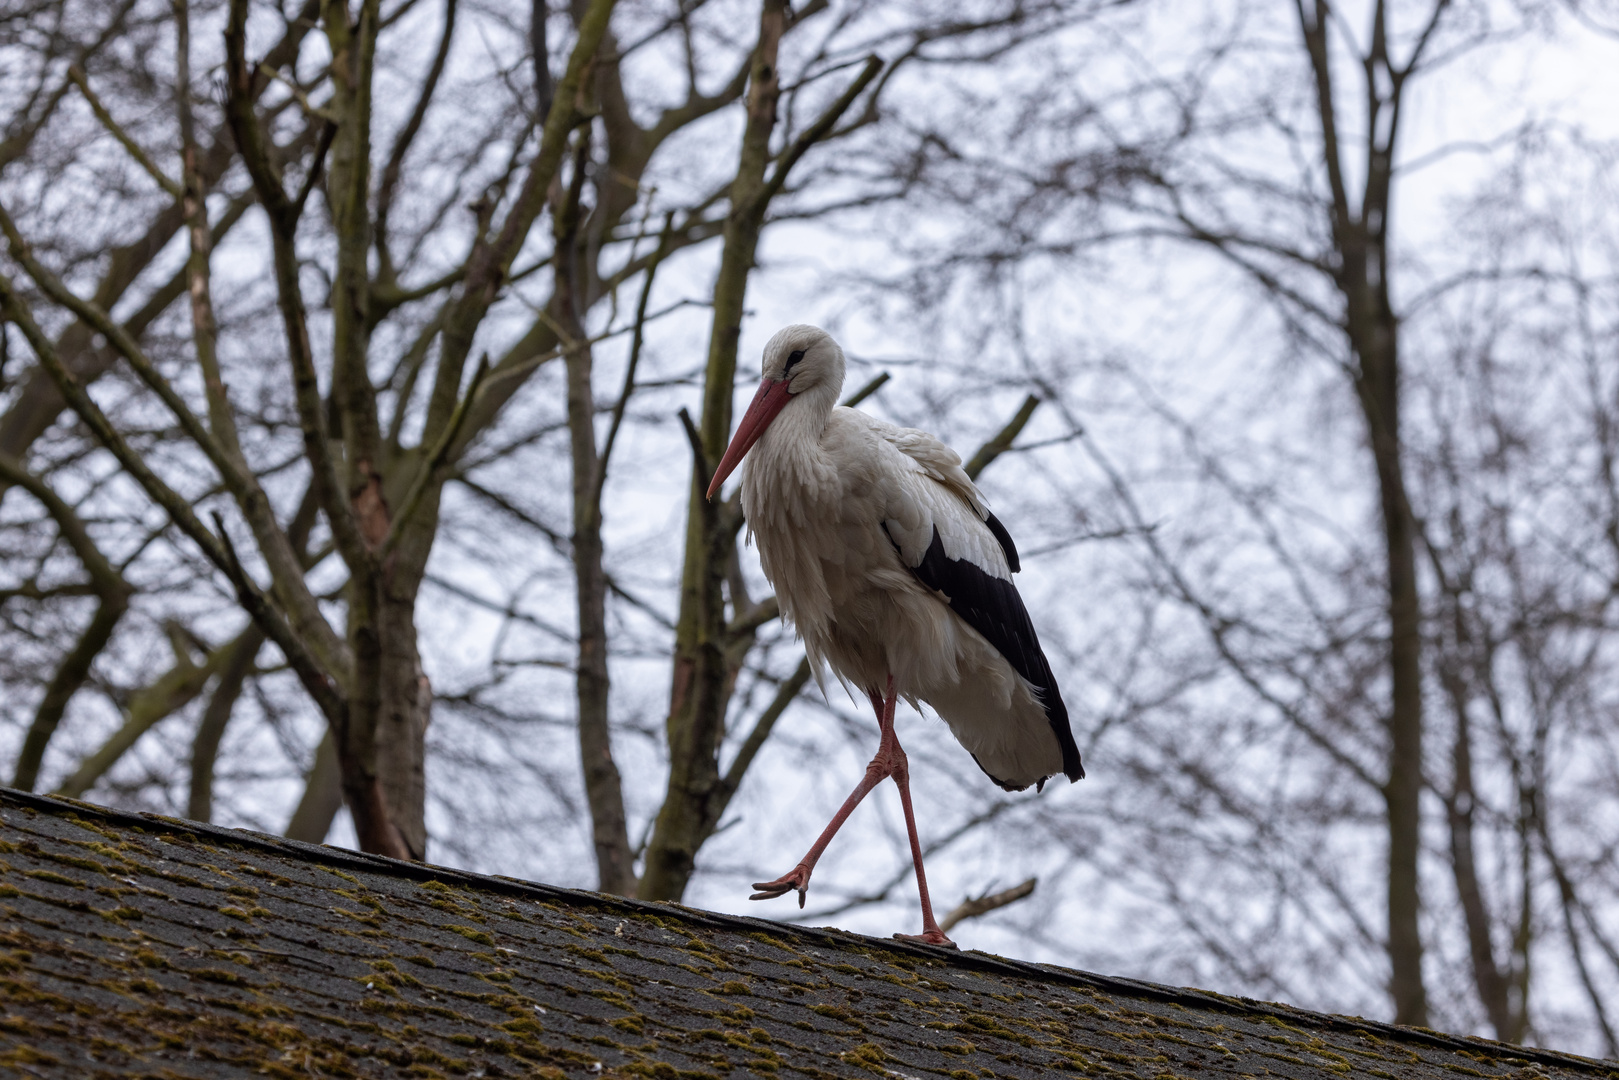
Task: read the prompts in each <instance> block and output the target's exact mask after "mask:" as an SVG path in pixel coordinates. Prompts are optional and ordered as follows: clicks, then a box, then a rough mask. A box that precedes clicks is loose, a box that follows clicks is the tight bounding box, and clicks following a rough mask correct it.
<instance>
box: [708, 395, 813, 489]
mask: <svg viewBox="0 0 1619 1080" xmlns="http://www.w3.org/2000/svg"><path fill="white" fill-rule="evenodd" d="M792 396H793V394H792V391H791V390H788V389H787V380H786V379H776V380H771V379H760V380H759V392H758V393H756V394H754V395H753V402H752V404H750V405H749V406H748V411H747V412H745V413H743V414H742V422H741V423H740V424H738V425H737V426H736V434H735V435H732V436H731V445H730V446H727V447H726V448H725V456H724V457H722V458H720V464H719V467H718V468H717V469H715V470H714V479H713V480H711V481H710V482H709V485H708V497H709V498H710V499H712V498H713V497H714V493H715V492H716V491H718V490H719V489H720V485H721V484H723V483H725V478H726V477H727V476H730V475H731V473H733V472H735V471H736V467H737V466H738V465H740V464H742V459H743V458H744V457H747V455H748V451H749V450H752V449H753V444H754V443H756V442H758V441H759V436H761V435H763V434H764V433H765V428H767V427H769V426H770V422H771V421H772V420H774V419H775V418H776V414H777V413H779V412H781V410H782V407H783V406H785V405H786V404H787V402H788V401H790V400H791V399H792Z"/></svg>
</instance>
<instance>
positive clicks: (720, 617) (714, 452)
mask: <svg viewBox="0 0 1619 1080" xmlns="http://www.w3.org/2000/svg"><path fill="white" fill-rule="evenodd" d="M785 29H786V5H785V3H783V0H765V2H764V5H763V8H762V10H761V11H760V14H759V44H758V47H757V49H756V50H755V52H754V55H753V69H752V72H751V73H750V76H749V86H748V119H747V125H746V127H745V128H744V130H743V135H742V153H741V157H740V160H739V162H738V165H737V172H736V179H735V180H734V181H733V182H732V185H731V209H730V213H729V215H728V216H727V218H726V221H725V246H724V250H723V252H722V254H721V256H720V270H719V277H718V279H717V280H716V282H715V284H714V318H713V322H712V328H711V330H710V333H709V342H708V367H707V369H706V370H705V372H704V375H703V415H702V420H701V422H700V424H699V439H700V446H701V454H702V458H703V460H698V461H696V462H694V464H693V467H692V485H691V492H690V495H689V497H688V507H687V511H686V561H685V565H684V567H683V568H682V571H681V582H680V614H679V620H678V622H677V623H676V627H675V657H674V660H675V663H674V676H673V680H672V685H671V688H670V693H669V719H668V722H667V725H666V730H667V734H668V740H669V786H668V790H667V792H666V794H665V797H664V801H663V807H662V808H661V809H660V810H659V812H658V819H657V823H656V824H655V826H654V828H653V832H652V839H651V841H650V842H649V844H648V846H647V854H646V867H645V869H644V870H643V871H642V874H641V889H640V894H641V898H642V899H644V900H678V899H680V897H681V896H682V895H683V894H684V893H685V891H686V883H687V881H689V880H690V879H691V872H692V867H693V866H694V865H695V863H696V858H697V849H698V847H699V846H700V845H701V843H702V838H703V837H704V835H705V834H706V830H705V822H706V821H707V820H708V818H709V817H710V816H711V808H710V806H709V803H710V801H711V796H713V795H714V794H715V792H716V791H717V789H718V787H719V780H720V773H719V761H718V752H719V744H720V740H721V739H722V738H724V736H725V711H726V705H727V703H728V702H729V700H730V689H731V680H732V678H733V672H732V670H731V665H730V663H729V662H728V659H727V655H726V653H727V650H726V644H727V642H726V638H725V601H724V598H723V596H722V594H721V583H722V582H723V581H724V580H725V565H726V559H727V557H728V555H729V552H730V546H731V544H732V543H733V540H732V537H733V535H734V530H727V529H726V528H724V527H723V523H722V521H721V507H719V506H716V505H715V504H713V503H710V502H709V501H708V499H707V498H706V497H705V490H706V489H707V487H708V476H709V472H710V470H711V469H712V467H713V464H714V463H716V462H718V461H719V459H720V457H721V455H723V454H724V453H725V442H726V439H727V438H729V436H730V434H731V397H732V389H733V384H734V382H735V379H736V355H737V341H738V339H739V338H740V336H741V333H742V314H743V299H744V297H745V295H746V292H747V284H748V273H749V271H751V270H752V269H753V261H754V254H755V251H756V249H757V247H758V243H759V230H760V228H761V226H762V225H763V209H764V208H763V207H762V206H759V205H758V203H759V201H760V195H761V194H762V192H763V190H764V187H765V182H764V175H765V168H766V166H767V165H768V164H769V160H770V134H771V132H772V130H774V128H775V126H776V101H777V98H778V97H779V96H780V84H779V83H778V81H777V73H776V51H777V47H778V46H779V45H780V43H781V35H782V32H783V31H784V30H785Z"/></svg>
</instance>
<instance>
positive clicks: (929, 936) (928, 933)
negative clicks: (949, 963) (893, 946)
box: [894, 930, 961, 949]
mask: <svg viewBox="0 0 1619 1080" xmlns="http://www.w3.org/2000/svg"><path fill="white" fill-rule="evenodd" d="M894 940H895V941H914V942H916V943H917V944H918V945H937V946H939V947H940V948H941V949H959V948H961V946H960V945H957V944H956V943H955V942H954V941H951V940H950V939H949V938H947V937H945V936H944V931H943V930H925V931H923V932H922V933H920V934H895V935H894Z"/></svg>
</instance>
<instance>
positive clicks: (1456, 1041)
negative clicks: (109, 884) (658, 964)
mask: <svg viewBox="0 0 1619 1080" xmlns="http://www.w3.org/2000/svg"><path fill="white" fill-rule="evenodd" d="M0 803H12V804H19V805H22V806H33V807H34V808H36V809H39V810H41V811H44V812H47V813H56V814H62V813H64V812H72V813H76V814H88V815H90V816H93V817H96V818H99V819H101V820H102V821H107V822H113V823H123V824H127V825H133V826H146V827H149V826H152V825H157V826H160V827H162V828H164V829H166V830H169V831H171V832H180V833H193V834H196V835H199V836H208V837H212V838H214V839H217V840H220V841H223V842H226V843H230V844H233V845H236V846H241V847H249V848H259V849H262V850H265V851H266V852H269V853H276V854H281V855H296V856H299V857H301V858H304V859H307V860H309V861H312V862H316V863H326V864H336V865H339V866H348V867H353V868H358V869H364V870H370V871H381V872H384V873H391V874H395V875H398V876H402V877H409V878H414V879H419V880H439V879H449V880H451V881H459V882H460V883H462V884H467V885H476V886H478V887H480V888H486V889H487V888H490V887H494V888H496V889H498V890H501V891H504V892H508V893H519V894H528V895H539V896H544V897H550V898H556V899H562V900H567V901H571V902H574V903H591V904H595V905H598V906H607V907H618V908H621V909H624V910H626V911H630V912H638V913H641V914H648V915H660V916H662V915H669V914H673V915H675V916H676V917H678V918H680V919H682V920H684V921H686V922H690V923H696V924H698V925H703V924H708V925H711V926H714V927H728V928H737V929H749V930H758V931H762V932H767V933H776V934H789V935H792V936H796V937H800V938H808V939H811V940H818V941H828V940H830V941H833V942H836V943H838V944H840V945H847V944H849V943H850V942H851V941H853V942H858V943H861V944H862V945H868V946H876V947H880V948H883V949H887V950H890V951H892V952H899V953H904V954H907V955H910V956H914V957H916V958H918V959H923V960H927V961H930V962H934V963H939V964H943V965H947V966H952V967H971V968H976V969H980V970H987V971H993V972H998V973H1002V974H1012V975H1021V976H1034V977H1037V978H1039V979H1041V980H1042V981H1046V982H1050V981H1053V980H1055V981H1059V982H1063V983H1070V984H1075V985H1079V986H1083V987H1086V988H1088V989H1101V990H1108V991H1112V992H1122V993H1125V994H1128V995H1132V996H1135V997H1151V998H1155V999H1157V1000H1160V1001H1165V1002H1169V1003H1188V1004H1196V1005H1197V1006H1198V1007H1200V1008H1207V1009H1216V1010H1219V1011H1221V1012H1227V1013H1234V1014H1245V1015H1254V1014H1261V1015H1267V1016H1271V1017H1274V1018H1276V1019H1278V1020H1290V1021H1293V1022H1295V1023H1300V1022H1302V1023H1306V1024H1310V1025H1312V1026H1315V1027H1325V1028H1329V1029H1335V1030H1340V1031H1356V1030H1365V1031H1368V1032H1371V1033H1382V1034H1383V1035H1386V1036H1388V1037H1390V1038H1392V1039H1396V1040H1401V1041H1408V1042H1418V1043H1422V1044H1425V1045H1429V1046H1435V1047H1440V1048H1444V1049H1451V1050H1457V1049H1474V1050H1476V1049H1484V1050H1489V1051H1491V1052H1492V1053H1495V1054H1498V1055H1499V1054H1500V1053H1501V1050H1502V1048H1506V1049H1508V1050H1510V1051H1511V1056H1514V1057H1521V1058H1523V1059H1526V1060H1530V1061H1540V1062H1544V1063H1546V1064H1550V1065H1560V1066H1564V1067H1568V1066H1578V1067H1581V1068H1587V1069H1589V1068H1593V1067H1594V1068H1597V1069H1602V1070H1606V1071H1609V1072H1610V1074H1611V1071H1612V1069H1613V1067H1614V1065H1615V1062H1613V1061H1611V1060H1609V1059H1601V1058H1589V1057H1584V1056H1582V1055H1580V1054H1573V1053H1569V1052H1567V1051H1562V1050H1551V1049H1546V1048H1544V1047H1535V1046H1523V1045H1520V1044H1516V1043H1503V1042H1499V1041H1497V1040H1493V1039H1486V1038H1482V1037H1480V1036H1476V1035H1455V1034H1451V1033H1449V1032H1442V1031H1436V1030H1434V1029H1431V1028H1419V1027H1406V1026H1402V1025H1397V1024H1391V1023H1388V1022H1386V1021H1382V1020H1369V1019H1366V1018H1364V1017H1359V1016H1346V1015H1343V1014H1339V1013H1324V1012H1315V1011H1312V1010H1309V1009H1301V1008H1298V1007H1296V1006H1292V1005H1287V1004H1284V1003H1281V1002H1272V1001H1262V1000H1259V999H1257V998H1248V997H1236V996H1231V995H1227V994H1221V993H1218V992H1216V991H1213V990H1203V989H1199V988H1196V987H1177V986H1169V985H1167V984H1164V983H1155V982H1148V981H1146V980H1143V979H1133V978H1129V977H1127V976H1121V975H1103V974H1099V973H1096V972H1089V971H1083V970H1081V969H1078V968H1065V967H1060V966H1058V965H1055V964H1042V963H1036V962H1034V961H1030V960H1018V959H1014V958H1011V957H1004V956H1000V955H997V954H995V953H986V952H982V951H980V950H976V949H974V950H967V951H955V950H951V949H943V948H939V947H937V946H930V945H922V944H918V943H914V942H909V941H900V940H895V939H889V938H878V937H871V936H868V935H865V934H858V933H855V932H853V931H850V930H841V929H838V928H836V927H830V926H827V927H813V926H802V925H799V924H796V923H784V922H776V921H773V920H770V919H760V918H755V917H752V916H747V915H732V914H729V913H726V912H718V911H705V910H703V909H700V908H693V907H687V906H686V905H684V904H679V903H675V902H673V901H666V900H665V901H658V900H640V899H637V898H634V897H626V896H615V895H613V894H611V893H602V892H593V891H591V890H588V889H570V888H567V887H565V886H561V885H550V884H546V883H544V882H538V881H525V880H523V879H521V878H514V877H506V876H504V875H499V874H479V873H475V872H473V871H470V870H461V869H457V868H455V867H449V866H439V865H436V864H434V863H425V862H409V861H406V860H403V859H395V858H391V857H389V856H386V855H374V854H371V853H370V852H364V851H355V850H353V849H350V848H339V847H333V846H330V845H327V844H311V843H307V842H305V841H302V840H290V839H287V838H286V837H280V836H274V835H271V834H269V833H261V832H258V831H256V830H253V829H233V828H227V827H225V826H223V825H214V824H212V823H209V822H202V821H192V820H189V819H186V818H174V817H168V816H166V815H163V814H151V813H145V812H140V811H133V810H122V809H119V808H116V807H109V806H101V805H98V804H96V803H89V802H84V801H82V800H79V799H71V798H66V797H64V796H60V795H43V794H39V793H36V792H30V791H22V790H20V789H18V788H12V787H6V786H3V785H0Z"/></svg>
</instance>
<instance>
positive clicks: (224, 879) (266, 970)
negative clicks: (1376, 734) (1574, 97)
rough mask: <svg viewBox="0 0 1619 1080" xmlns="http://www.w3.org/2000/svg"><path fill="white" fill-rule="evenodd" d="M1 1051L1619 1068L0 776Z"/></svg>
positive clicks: (537, 1061)
mask: <svg viewBox="0 0 1619 1080" xmlns="http://www.w3.org/2000/svg"><path fill="white" fill-rule="evenodd" d="M0 822H3V824H0V913H3V919H0V1007H3V1010H4V1017H3V1019H0V1075H19V1076H21V1075H40V1076H72V1077H99V1076H153V1077H235V1076H260V1075H268V1076H277V1077H300V1078H307V1077H351V1076H353V1077H360V1076H363V1077H394V1076H420V1077H438V1076H444V1077H451V1076H487V1077H501V1076H549V1077H561V1076H582V1077H583V1076H592V1075H595V1076H609V1077H611V1076H653V1077H669V1078H676V1077H731V1076H749V1075H754V1076H772V1075H773V1076H780V1077H790V1076H798V1075H804V1076H842V1077H859V1076H865V1075H869V1074H876V1075H886V1076H898V1077H930V1076H950V1077H964V1078H965V1077H985V1076H1038V1075H1047V1074H1050V1073H1054V1072H1058V1071H1066V1072H1070V1073H1082V1074H1088V1075H1092V1076H1128V1077H1141V1078H1153V1080H1158V1078H1169V1077H1186V1078H1192V1077H1200V1076H1206V1077H1242V1076H1254V1077H1261V1076H1267V1075H1268V1076H1277V1077H1291V1078H1304V1077H1328V1076H1332V1075H1334V1074H1335V1075H1337V1076H1342V1077H1345V1078H1351V1077H1357V1076H1367V1077H1380V1078H1383V1080H1428V1078H1432V1080H1461V1078H1462V1077H1517V1078H1523V1080H1528V1078H1531V1077H1562V1076H1570V1077H1573V1076H1598V1077H1608V1078H1612V1080H1619V1067H1616V1066H1615V1064H1614V1063H1611V1062H1609V1063H1602V1062H1596V1061H1590V1060H1586V1059H1583V1058H1576V1057H1571V1056H1567V1055H1562V1054H1555V1053H1549V1052H1544V1051H1536V1050H1528V1049H1523V1048H1519V1047H1512V1046H1506V1045H1503V1044H1499V1043H1491V1042H1487V1041H1484V1040H1478V1039H1466V1038H1454V1037H1450V1036H1445V1035H1439V1034H1437V1033H1433V1032H1426V1031H1421V1030H1413V1029H1402V1028H1393V1027H1389V1026H1386V1025H1381V1024H1376V1023H1372V1022H1369V1021H1364V1020H1359V1019H1355V1018H1349V1017H1338V1016H1323V1015H1319V1014H1315V1013H1307V1012H1302V1011H1298V1010H1295V1009H1290V1008H1287V1007H1285V1006H1280V1005H1271V1004H1265V1003H1262V1002H1257V1001H1249V1000H1245V999H1241V1000H1239V999H1234V998H1227V997H1221V996H1219V995H1216V994H1211V993H1207V992H1204V991H1197V990H1177V989H1174V988H1171V987H1165V986H1157V985H1153V984H1149V983H1141V982H1134V981H1130V980H1121V979H1111V978H1106V977H1102V976H1097V975H1089V974H1086V973H1083V972H1077V971H1068V970H1064V969H1060V968H1053V967H1045V966H1041V965H1035V964H1027V963H1021V962H1017V961H1010V960H1004V959H1001V958H998V957H993V956H988V955H985V954H982V953H962V954H954V953H950V952H947V951H944V950H938V949H931V948H927V947H925V946H912V945H906V944H901V943H898V942H894V941H888V940H880V939H874V938H866V937H860V936H857V935H854V934H847V933H843V932H840V931H833V930H809V929H799V928H794V927H786V926H781V925H778V924H774V923H769V922H763V921H760V920H755V919H742V918H735V917H729V916H720V915H712V914H707V913H703V912H698V911H693V910H690V909H687V908H682V907H678V906H675V905H668V904H645V903H637V902H630V901H624V900H619V899H615V898H612V897H607V896H602V895H599V894H596V893H586V892H577V891H572V890H567V889H556V888H550V887H547V886H542V885H532V884H528V883H524V882H519V881H513V880H510V879H506V878H489V877H480V876H477V875H474V874H466V873H461V872H458V871H453V870H444V869H440V868H435V867H431V866H425V865H419V864H407V863H400V862H395V861H393V860H390V859H383V858H378V857H373V856H368V855H363V854H357V853H354V852H349V851H342V850H339V849H335V848H325V847H315V846H312V845H308V844H298V843H293V842H289V841H284V840H279V839H276V838H273V837H266V836H261V835H259V834H256V833H247V832H239V831H234V830H228V829H220V828H214V827H210V826H205V825H197V824H194V823H190V822H183V821H176V820H173V819H169V818H159V817H149V816H145V815H135V814H126V813H120V812H115V811H107V810H103V809H100V808H97V807H93V806H89V805H87V804H83V803H72V802H67V801H63V800H59V799H51V798H46V797H41V796H35V795H24V794H21V793H17V792H12V791H6V790H3V789H0Z"/></svg>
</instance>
